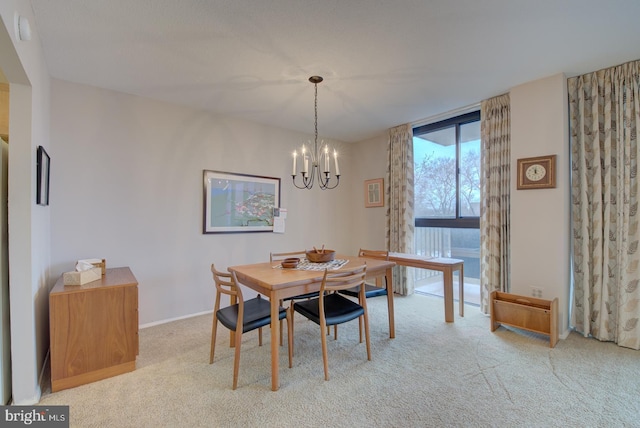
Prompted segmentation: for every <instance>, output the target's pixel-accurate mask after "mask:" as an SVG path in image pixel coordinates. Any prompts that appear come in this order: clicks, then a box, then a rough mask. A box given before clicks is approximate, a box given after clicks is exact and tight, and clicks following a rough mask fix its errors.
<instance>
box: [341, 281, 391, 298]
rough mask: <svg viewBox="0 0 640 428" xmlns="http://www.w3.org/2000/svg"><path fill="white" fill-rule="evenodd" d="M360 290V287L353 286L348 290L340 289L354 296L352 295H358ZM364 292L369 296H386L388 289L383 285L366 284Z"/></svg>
mask: <svg viewBox="0 0 640 428" xmlns="http://www.w3.org/2000/svg"><path fill="white" fill-rule="evenodd" d="M359 292H360V287H353V288H347V289H346V290H340V293H342V294H346V295H347V296H352V297H358V293H359ZM364 294H365V296H366V297H367V298H369V297H377V296H386V295H387V289H386V288H382V287H376V286H374V285H371V284H365V286H364Z"/></svg>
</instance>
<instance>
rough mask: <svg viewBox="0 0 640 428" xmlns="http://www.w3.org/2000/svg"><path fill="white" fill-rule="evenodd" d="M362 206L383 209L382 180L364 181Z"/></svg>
mask: <svg viewBox="0 0 640 428" xmlns="http://www.w3.org/2000/svg"><path fill="white" fill-rule="evenodd" d="M364 206H365V207H366V208H374V207H384V179H382V178H374V179H372V180H365V182H364Z"/></svg>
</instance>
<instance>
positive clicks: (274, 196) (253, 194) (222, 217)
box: [202, 170, 280, 233]
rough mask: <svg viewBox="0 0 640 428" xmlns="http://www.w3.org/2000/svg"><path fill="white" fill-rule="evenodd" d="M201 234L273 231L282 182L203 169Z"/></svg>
mask: <svg viewBox="0 0 640 428" xmlns="http://www.w3.org/2000/svg"><path fill="white" fill-rule="evenodd" d="M203 179H204V209H203V230H202V233H242V232H273V214H274V209H275V208H278V207H280V179H279V178H275V177H262V176H257V175H249V174H236V173H231V172H222V171H209V170H204V173H203Z"/></svg>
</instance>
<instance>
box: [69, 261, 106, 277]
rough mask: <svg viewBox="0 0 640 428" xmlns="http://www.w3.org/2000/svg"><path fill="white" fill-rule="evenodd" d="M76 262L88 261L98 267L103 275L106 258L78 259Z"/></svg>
mask: <svg viewBox="0 0 640 428" xmlns="http://www.w3.org/2000/svg"><path fill="white" fill-rule="evenodd" d="M76 263H90V264H92V265H93V266H95V267H97V268H100V270H101V272H102V275H104V274H105V272H106V270H107V260H106V259H84V260H78V261H77V262H76Z"/></svg>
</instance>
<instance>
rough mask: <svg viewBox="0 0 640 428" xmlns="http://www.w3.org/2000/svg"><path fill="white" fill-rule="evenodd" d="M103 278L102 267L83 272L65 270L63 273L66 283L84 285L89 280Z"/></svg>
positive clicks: (63, 279)
mask: <svg viewBox="0 0 640 428" xmlns="http://www.w3.org/2000/svg"><path fill="white" fill-rule="evenodd" d="M101 278H102V269H100V268H99V267H97V268H92V269H88V270H83V271H81V272H65V273H63V274H62V281H63V283H64V285H83V284H86V283H87V282H92V281H96V280H98V279H101Z"/></svg>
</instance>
